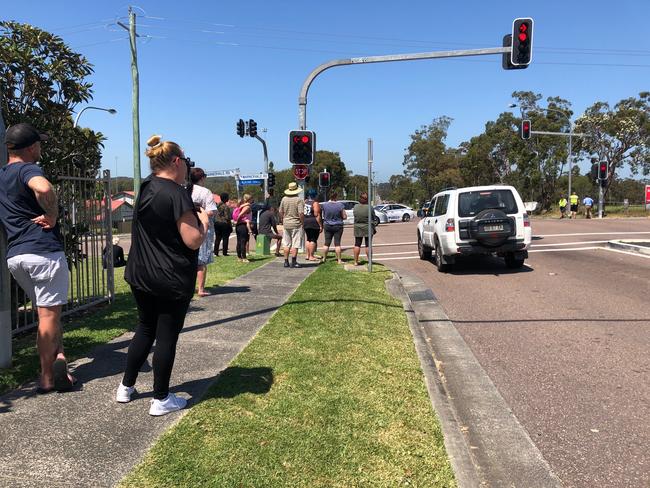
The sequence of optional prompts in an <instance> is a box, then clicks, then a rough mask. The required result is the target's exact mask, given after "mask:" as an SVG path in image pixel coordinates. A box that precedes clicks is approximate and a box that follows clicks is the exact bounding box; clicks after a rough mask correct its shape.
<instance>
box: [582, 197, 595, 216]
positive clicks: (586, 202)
mask: <svg viewBox="0 0 650 488" xmlns="http://www.w3.org/2000/svg"><path fill="white" fill-rule="evenodd" d="M582 204H583V205H584V206H585V218H587V219H590V218H591V207H593V206H594V201H593V199H592V198H591V197H590V196H589V195H587V196H586V197H584V198H583V199H582Z"/></svg>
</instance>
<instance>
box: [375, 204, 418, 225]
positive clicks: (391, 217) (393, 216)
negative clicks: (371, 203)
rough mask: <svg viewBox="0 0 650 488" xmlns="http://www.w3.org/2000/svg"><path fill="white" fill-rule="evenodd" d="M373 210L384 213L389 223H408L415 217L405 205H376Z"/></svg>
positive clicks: (411, 210)
mask: <svg viewBox="0 0 650 488" xmlns="http://www.w3.org/2000/svg"><path fill="white" fill-rule="evenodd" d="M375 210H378V211H380V212H384V213H385V214H386V215H388V221H389V222H408V221H409V220H411V219H414V218H415V217H417V213H416V212H415V210H413V209H412V208H411V207H407V206H406V205H402V204H401V203H390V204H385V205H378V206H376V207H375Z"/></svg>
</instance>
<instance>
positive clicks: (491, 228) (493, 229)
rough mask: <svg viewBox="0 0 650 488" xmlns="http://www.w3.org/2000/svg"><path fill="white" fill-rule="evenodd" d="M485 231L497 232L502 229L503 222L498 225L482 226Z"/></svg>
mask: <svg viewBox="0 0 650 488" xmlns="http://www.w3.org/2000/svg"><path fill="white" fill-rule="evenodd" d="M483 230H484V231H485V232H499V231H502V230H503V224H500V225H486V226H485V227H483Z"/></svg>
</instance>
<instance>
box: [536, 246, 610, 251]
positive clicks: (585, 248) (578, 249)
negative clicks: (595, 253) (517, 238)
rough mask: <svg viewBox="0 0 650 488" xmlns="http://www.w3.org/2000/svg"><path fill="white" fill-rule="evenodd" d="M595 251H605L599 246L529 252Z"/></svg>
mask: <svg viewBox="0 0 650 488" xmlns="http://www.w3.org/2000/svg"><path fill="white" fill-rule="evenodd" d="M593 249H603V248H602V247H598V246H590V247H572V248H569V249H538V250H530V251H528V252H564V251H591V250H593Z"/></svg>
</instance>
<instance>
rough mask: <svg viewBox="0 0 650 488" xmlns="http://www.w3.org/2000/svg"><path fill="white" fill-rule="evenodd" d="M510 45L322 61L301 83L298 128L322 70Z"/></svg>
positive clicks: (456, 55) (471, 52) (502, 49)
mask: <svg viewBox="0 0 650 488" xmlns="http://www.w3.org/2000/svg"><path fill="white" fill-rule="evenodd" d="M511 52H512V46H505V47H491V48H485V49H463V50H460V51H433V52H426V53H411V54H389V55H386V56H364V57H362V58H349V59H336V60H333V61H329V62H327V63H323V64H321V65H320V66H318V67H316V68H315V69H314V70H313V71H312V72H311V73H309V75H308V76H307V78H305V81H304V82H303V84H302V88H301V89H300V95H299V97H298V127H299V128H300V130H305V129H306V128H307V94H308V92H309V87H310V86H311V84H312V82H313V81H314V79H315V78H316V77H317V76H318V75H320V74H321V73H322V72H323V71H325V70H328V69H330V68H334V67H336V66H349V65H351V64H367V63H390V62H393V61H415V60H418V59H437V58H459V57H465V56H487V55H490V54H503V53H511Z"/></svg>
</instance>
